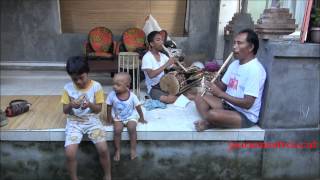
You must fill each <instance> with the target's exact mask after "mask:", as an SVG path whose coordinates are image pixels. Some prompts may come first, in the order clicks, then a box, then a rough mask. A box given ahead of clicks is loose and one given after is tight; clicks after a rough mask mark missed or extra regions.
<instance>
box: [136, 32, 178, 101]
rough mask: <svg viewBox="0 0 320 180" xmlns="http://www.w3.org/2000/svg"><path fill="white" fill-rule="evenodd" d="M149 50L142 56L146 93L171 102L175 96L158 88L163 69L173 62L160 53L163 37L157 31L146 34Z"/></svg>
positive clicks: (153, 97) (154, 97)
mask: <svg viewBox="0 0 320 180" xmlns="http://www.w3.org/2000/svg"><path fill="white" fill-rule="evenodd" d="M147 38H148V43H149V46H150V49H149V51H148V52H147V53H146V54H145V55H144V56H143V58H142V66H141V69H142V70H143V72H144V74H145V77H146V85H147V89H148V94H149V95H150V96H151V98H152V99H156V100H160V101H161V102H164V103H168V104H171V103H173V102H175V100H176V99H177V97H176V96H175V95H170V94H168V93H166V92H163V91H162V90H161V89H160V85H159V83H160V79H161V78H162V77H163V76H164V70H165V69H166V68H168V67H170V66H172V65H173V64H174V62H175V60H174V59H173V58H168V57H167V56H166V55H165V54H163V53H161V52H160V51H161V50H162V46H163V39H162V37H161V35H160V32H158V31H152V32H151V33H149V35H148V37H147Z"/></svg>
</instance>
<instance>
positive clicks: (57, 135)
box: [0, 102, 265, 141]
mask: <svg viewBox="0 0 320 180" xmlns="http://www.w3.org/2000/svg"><path fill="white" fill-rule="evenodd" d="M143 111H144V115H145V119H146V120H147V121H148V123H147V124H141V123H139V124H138V126H137V131H138V140H169V141H171V140H193V141H203V140H214V141H264V135H265V131H264V130H263V129H261V128H260V127H258V126H254V127H251V128H243V129H209V130H206V131H204V132H197V131H196V130H195V128H194V126H193V122H194V121H196V120H198V119H199V118H200V117H199V114H198V113H197V112H196V109H195V104H194V103H193V102H190V103H189V104H188V105H187V107H186V108H180V107H175V106H174V105H168V107H167V108H166V109H155V110H152V111H146V110H145V109H143ZM105 130H106V132H107V139H108V140H109V141H111V140H113V126H105ZM0 138H1V140H2V141H64V140H65V130H64V128H57V129H16V130H13V129H4V130H3V129H2V130H1V132H0ZM122 139H124V140H128V139H129V135H128V133H127V132H126V129H124V132H123V133H122ZM85 140H87V138H85Z"/></svg>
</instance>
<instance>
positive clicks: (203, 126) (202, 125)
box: [193, 120, 209, 132]
mask: <svg viewBox="0 0 320 180" xmlns="http://www.w3.org/2000/svg"><path fill="white" fill-rule="evenodd" d="M193 124H194V126H195V128H196V130H197V131H198V132H201V131H204V130H207V129H209V123H208V121H206V120H199V121H195V122H193Z"/></svg>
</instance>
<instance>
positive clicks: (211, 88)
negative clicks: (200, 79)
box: [205, 81, 224, 98]
mask: <svg viewBox="0 0 320 180" xmlns="http://www.w3.org/2000/svg"><path fill="white" fill-rule="evenodd" d="M205 89H206V91H207V92H210V93H211V94H212V95H214V96H216V97H219V98H221V96H222V94H223V93H224V92H223V91H222V90H221V89H220V88H219V87H218V86H217V85H216V84H215V83H214V82H209V81H206V82H205Z"/></svg>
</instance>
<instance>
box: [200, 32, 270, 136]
mask: <svg viewBox="0 0 320 180" xmlns="http://www.w3.org/2000/svg"><path fill="white" fill-rule="evenodd" d="M258 48H259V39H258V37H257V34H256V33H255V32H254V31H253V30H251V29H245V30H242V31H241V32H239V33H238V35H237V36H236V38H235V40H234V45H233V52H234V57H235V59H236V60H235V61H234V62H232V63H231V64H230V65H229V67H228V69H227V71H226V73H225V74H224V76H223V77H222V79H221V81H216V82H215V83H210V82H208V83H206V88H207V90H208V91H207V92H209V93H207V94H205V95H204V96H203V97H201V96H197V97H196V98H195V103H196V107H197V110H198V112H199V113H200V115H201V118H202V119H201V120H199V121H196V122H194V125H195V128H196V130H197V131H203V130H206V129H209V128H212V127H224V128H247V127H251V126H253V125H255V124H256V123H257V121H258V117H259V112H260V107H261V97H262V92H263V88H264V83H265V79H266V72H265V70H264V68H263V66H262V65H261V63H260V62H259V61H258V59H257V58H256V57H255V56H256V53H257V51H258Z"/></svg>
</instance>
